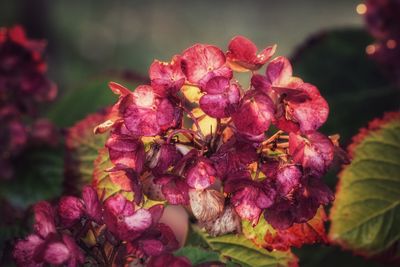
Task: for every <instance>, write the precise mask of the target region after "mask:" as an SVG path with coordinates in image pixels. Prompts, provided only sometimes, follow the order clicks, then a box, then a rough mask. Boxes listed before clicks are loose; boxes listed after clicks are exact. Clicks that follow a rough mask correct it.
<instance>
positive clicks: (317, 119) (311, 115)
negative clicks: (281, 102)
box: [290, 83, 329, 133]
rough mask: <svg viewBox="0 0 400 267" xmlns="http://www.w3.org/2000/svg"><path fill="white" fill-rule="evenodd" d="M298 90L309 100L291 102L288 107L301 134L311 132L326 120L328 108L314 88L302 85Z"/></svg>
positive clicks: (309, 85) (305, 84)
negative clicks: (291, 110)
mask: <svg viewBox="0 0 400 267" xmlns="http://www.w3.org/2000/svg"><path fill="white" fill-rule="evenodd" d="M299 89H301V90H302V91H303V92H304V93H306V94H307V95H308V96H309V98H311V99H310V100H306V101H304V102H300V103H296V102H294V101H291V103H290V107H291V108H292V109H293V117H294V118H295V119H296V121H298V123H299V125H300V130H301V131H302V132H303V133H308V132H313V131H315V130H317V129H318V128H319V127H321V125H322V124H324V123H325V121H326V120H327V118H328V115H329V106H328V103H327V102H326V100H325V99H324V98H323V97H322V96H321V95H320V93H319V91H318V89H317V88H316V87H315V86H313V85H311V84H308V83H304V84H303V85H301V86H300V87H299Z"/></svg>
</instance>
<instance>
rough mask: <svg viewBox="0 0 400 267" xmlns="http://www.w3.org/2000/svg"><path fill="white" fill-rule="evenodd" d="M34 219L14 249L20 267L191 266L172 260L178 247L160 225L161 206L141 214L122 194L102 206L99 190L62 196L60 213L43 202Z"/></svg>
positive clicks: (143, 210)
mask: <svg viewBox="0 0 400 267" xmlns="http://www.w3.org/2000/svg"><path fill="white" fill-rule="evenodd" d="M34 213H35V224H34V232H33V233H32V234H30V235H29V236H28V237H26V238H25V240H20V241H18V242H17V244H16V245H15V249H14V253H13V254H14V258H15V259H16V262H17V264H18V266H47V265H57V266H58V265H63V266H71V267H73V266H81V265H83V264H90V266H124V264H126V263H127V262H128V263H129V262H132V260H133V259H136V260H137V259H148V258H149V257H150V259H148V260H147V266H150V267H152V266H153V267H157V266H165V265H162V264H164V263H165V262H169V263H170V265H168V266H190V262H189V261H188V260H187V259H186V258H185V257H175V256H174V255H172V254H171V252H172V251H174V250H175V249H177V248H178V247H179V243H178V241H177V240H176V238H175V235H174V233H173V232H172V230H171V229H170V228H169V227H168V226H167V225H165V224H163V223H160V222H159V220H160V217H161V215H162V213H163V205H154V206H152V207H150V208H148V209H146V208H141V207H138V206H137V205H135V204H134V203H133V202H131V201H129V200H128V199H127V198H125V197H124V196H123V195H121V194H117V195H114V196H112V197H110V198H108V199H107V200H106V201H104V202H101V201H100V200H99V198H98V196H97V193H96V191H95V189H94V188H93V187H91V186H85V187H84V188H83V190H82V198H77V197H74V196H64V197H62V198H61V199H60V201H59V203H58V205H57V207H53V206H52V205H51V204H50V203H48V202H45V201H42V202H39V203H37V204H36V205H35V207H34ZM139 263H140V262H139ZM143 263H144V262H143ZM160 263H161V264H160Z"/></svg>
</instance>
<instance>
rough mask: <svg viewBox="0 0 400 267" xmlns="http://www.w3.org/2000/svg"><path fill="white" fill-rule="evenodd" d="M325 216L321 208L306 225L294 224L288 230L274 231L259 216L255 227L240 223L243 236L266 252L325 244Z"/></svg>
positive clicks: (243, 222)
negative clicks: (319, 243) (318, 243)
mask: <svg viewBox="0 0 400 267" xmlns="http://www.w3.org/2000/svg"><path fill="white" fill-rule="evenodd" d="M326 219H327V218H326V214H325V211H324V209H323V208H322V207H320V208H319V210H318V211H317V214H316V215H315V216H314V218H312V219H311V220H309V221H308V222H306V223H300V224H299V223H295V224H294V225H293V226H291V227H290V228H288V229H285V230H276V229H274V228H273V227H272V226H271V225H270V224H268V223H267V222H266V221H265V219H264V217H263V216H261V218H260V220H259V222H258V224H257V225H256V226H255V227H252V226H251V223H250V222H248V221H242V227H243V234H244V235H245V236H246V237H247V238H248V239H250V240H252V241H253V242H254V244H256V245H257V246H261V247H264V248H266V249H268V250H282V251H286V250H289V249H290V248H291V247H301V246H303V245H305V244H314V243H317V242H326V240H327V238H326V233H325V228H324V223H325V221H326Z"/></svg>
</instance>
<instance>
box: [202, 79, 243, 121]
mask: <svg viewBox="0 0 400 267" xmlns="http://www.w3.org/2000/svg"><path fill="white" fill-rule="evenodd" d="M217 78H221V77H217ZM217 78H213V79H211V80H210V81H209V82H208V83H207V86H209V84H210V83H213V85H212V86H210V87H209V88H207V89H208V91H209V93H207V94H206V95H203V96H202V97H201V98H200V108H201V109H202V110H203V111H204V113H206V114H207V115H209V116H211V117H213V118H225V117H229V116H230V115H231V114H233V113H234V112H235V111H236V109H237V106H238V103H239V99H240V90H239V87H238V85H237V84H232V85H229V83H228V86H226V87H222V88H220V89H218V88H217V87H214V86H217V85H216V84H214V83H223V84H220V85H221V86H224V83H225V82H222V80H221V79H218V80H219V81H220V82H218V81H215V80H216V79H217ZM223 80H225V81H229V80H228V79H225V78H223ZM217 92H218V93H217Z"/></svg>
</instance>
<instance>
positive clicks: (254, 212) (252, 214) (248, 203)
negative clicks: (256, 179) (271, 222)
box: [231, 187, 262, 225]
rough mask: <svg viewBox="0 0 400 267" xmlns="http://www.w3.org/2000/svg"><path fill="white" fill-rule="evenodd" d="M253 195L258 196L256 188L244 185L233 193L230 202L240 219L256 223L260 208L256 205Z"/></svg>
mask: <svg viewBox="0 0 400 267" xmlns="http://www.w3.org/2000/svg"><path fill="white" fill-rule="evenodd" d="M254 196H258V191H257V189H255V188H253V187H244V188H242V189H241V190H239V191H237V192H236V193H234V194H233V196H232V199H231V203H232V205H233V206H234V208H235V211H236V212H237V214H238V215H239V216H240V217H241V218H242V219H246V220H249V221H251V222H252V224H253V225H256V224H257V223H258V219H259V217H260V214H261V212H262V209H261V208H260V207H258V206H257V204H256V202H255V199H254Z"/></svg>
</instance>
